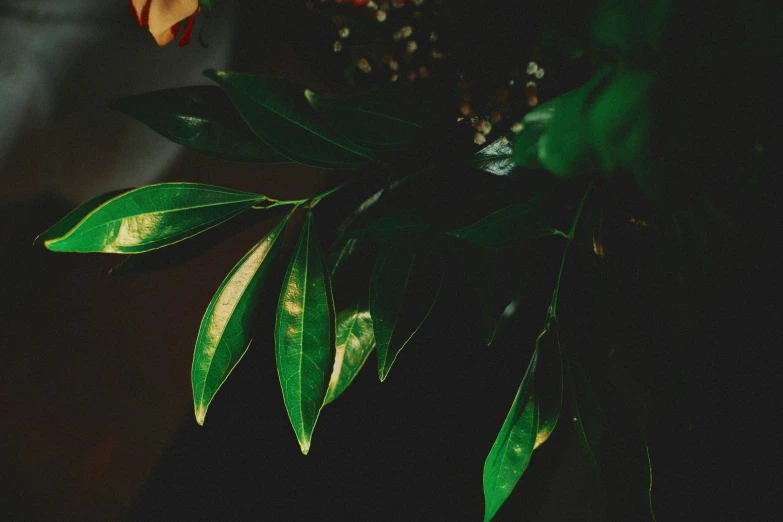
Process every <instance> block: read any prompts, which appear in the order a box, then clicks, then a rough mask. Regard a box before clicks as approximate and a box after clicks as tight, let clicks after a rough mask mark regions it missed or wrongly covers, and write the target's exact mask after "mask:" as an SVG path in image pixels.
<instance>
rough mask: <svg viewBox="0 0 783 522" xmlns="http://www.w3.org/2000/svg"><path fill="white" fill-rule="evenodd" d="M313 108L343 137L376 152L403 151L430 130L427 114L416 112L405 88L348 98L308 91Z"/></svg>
mask: <svg viewBox="0 0 783 522" xmlns="http://www.w3.org/2000/svg"><path fill="white" fill-rule="evenodd" d="M305 97H306V98H307V100H308V101H309V102H310V105H312V106H313V108H314V109H315V110H317V111H318V112H319V113H320V114H321V116H323V117H324V119H325V120H326V121H327V122H328V123H329V125H330V126H331V127H333V128H334V129H336V130H337V131H339V132H340V133H341V134H342V135H343V136H345V137H346V138H348V139H349V140H351V141H353V142H354V143H358V144H360V145H364V146H366V147H369V148H373V149H390V150H395V149H401V148H404V147H407V146H409V145H411V144H412V143H413V142H414V141H415V140H416V138H418V137H419V136H420V135H421V134H422V132H423V131H424V130H425V129H426V126H427V123H428V118H427V117H426V113H425V112H424V111H422V110H421V109H422V107H417V109H419V110H412V107H410V105H411V103H410V101H411V100H412V99H413V98H412V97H411V93H409V92H407V91H404V90H401V89H377V90H370V91H365V92H360V93H357V94H354V95H351V96H348V97H344V98H334V97H328V96H321V95H319V94H317V93H315V92H313V91H311V90H309V89H308V90H306V91H305Z"/></svg>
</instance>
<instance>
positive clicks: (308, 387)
mask: <svg viewBox="0 0 783 522" xmlns="http://www.w3.org/2000/svg"><path fill="white" fill-rule="evenodd" d="M333 354H334V303H333V301H332V292H331V287H330V283H329V275H328V271H327V269H326V263H325V260H324V257H323V253H322V252H321V248H320V246H319V245H318V239H317V238H316V234H315V228H314V226H313V216H312V213H308V214H307V218H306V220H305V224H304V228H303V229H302V232H301V234H300V235H299V240H298V241H297V244H296V248H295V249H294V254H293V257H292V258H291V262H290V263H289V265H288V271H287V273H286V276H285V279H284V281H283V288H282V291H281V293H280V300H279V302H278V305H277V323H276V325H275V356H276V359H277V373H278V376H279V377H280V385H281V387H282V389H283V401H284V402H285V407H286V410H287V411H288V417H289V419H291V424H292V426H293V428H294V432H295V433H296V438H297V440H298V441H299V446H300V448H301V450H302V453H304V454H305V455H306V454H307V452H308V451H310V442H311V439H312V435H313V429H315V423H316V421H317V420H318V415H319V413H320V411H321V407H322V406H323V404H324V398H325V397H326V390H327V389H328V386H329V377H330V375H331V369H332V361H333V359H334V358H333Z"/></svg>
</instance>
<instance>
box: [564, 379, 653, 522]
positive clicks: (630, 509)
mask: <svg viewBox="0 0 783 522" xmlns="http://www.w3.org/2000/svg"><path fill="white" fill-rule="evenodd" d="M572 368H573V366H572ZM606 377H607V380H608V382H609V383H610V386H609V387H608V388H604V389H603V390H601V391H603V393H602V394H601V395H599V397H600V399H601V407H602V408H601V410H602V411H603V413H604V414H605V415H606V422H607V423H608V426H609V429H608V430H606V432H605V433H604V438H603V439H602V441H601V442H602V443H603V442H604V440H605V443H603V444H602V446H601V472H602V482H603V484H604V486H605V488H606V490H607V492H608V495H609V497H610V498H611V502H610V505H609V506H608V507H609V516H611V517H612V519H613V520H648V521H651V522H655V513H654V511H653V508H652V468H651V464H650V450H649V448H648V446H647V440H646V438H645V435H644V428H643V427H642V425H641V418H640V416H639V415H640V411H639V410H638V409H636V408H635V405H634V402H633V399H631V398H630V397H629V396H628V393H627V384H626V383H625V382H623V381H628V380H632V377H631V376H630V375H628V374H626V373H625V369H624V368H623V367H622V366H620V365H618V364H610V368H609V369H608V372H607V375H606Z"/></svg>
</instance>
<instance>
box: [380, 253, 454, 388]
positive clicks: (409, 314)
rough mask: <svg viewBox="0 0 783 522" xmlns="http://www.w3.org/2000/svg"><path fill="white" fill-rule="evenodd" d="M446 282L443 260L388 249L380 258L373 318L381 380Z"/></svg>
mask: <svg viewBox="0 0 783 522" xmlns="http://www.w3.org/2000/svg"><path fill="white" fill-rule="evenodd" d="M442 280H443V266H442V263H441V262H439V261H438V262H432V261H429V260H427V259H425V258H423V256H420V255H417V254H412V253H409V252H407V251H403V250H398V249H395V248H387V249H386V250H384V251H383V252H382V253H381V254H380V256H379V257H378V260H377V262H376V263H375V267H374V269H373V274H372V279H371V281H370V315H371V316H372V321H373V330H374V332H375V341H376V343H377V355H378V378H379V379H380V380H381V381H383V380H384V379H386V376H387V375H388V374H389V370H390V369H391V366H392V364H394V361H395V360H396V358H397V355H398V354H399V353H400V351H401V350H402V349H403V347H404V346H405V345H406V344H407V343H408V341H410V340H411V338H413V336H414V334H415V333H416V332H417V331H418V330H419V328H420V327H421V325H422V324H423V323H424V321H425V320H426V319H427V317H428V316H429V314H430V312H431V311H432V308H433V307H434V306H435V301H436V300H437V298H438V293H439V292H440V285H441V282H442Z"/></svg>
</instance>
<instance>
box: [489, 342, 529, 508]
mask: <svg viewBox="0 0 783 522" xmlns="http://www.w3.org/2000/svg"><path fill="white" fill-rule="evenodd" d="M537 363H538V350H535V351H533V356H532V357H531V359H530V364H529V365H528V367H527V371H526V372H525V376H524V377H523V378H522V382H521V383H520V385H519V390H518V391H517V394H516V396H515V397H514V402H513V404H512V405H511V409H510V410H509V412H508V415H507V416H506V420H505V421H504V422H503V427H502V428H500V433H499V434H498V436H497V439H495V443H494V444H493V445H492V449H491V450H490V452H489V455H488V456H487V460H486V461H485V462H484V521H485V522H487V521H489V520H491V519H492V517H494V516H495V514H496V513H497V511H498V509H500V506H502V505H503V503H504V502H505V501H506V499H507V498H508V496H509V495H510V494H511V491H512V490H513V489H514V486H515V485H516V484H517V482H518V481H519V478H520V477H521V476H522V473H524V472H525V470H526V469H527V466H528V464H529V463H530V456H531V455H532V453H533V448H534V447H535V444H536V437H537V434H538V422H539V407H538V401H537V400H536V397H535V395H534V392H533V378H534V375H535V372H536V365H537Z"/></svg>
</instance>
